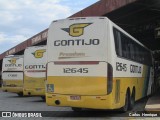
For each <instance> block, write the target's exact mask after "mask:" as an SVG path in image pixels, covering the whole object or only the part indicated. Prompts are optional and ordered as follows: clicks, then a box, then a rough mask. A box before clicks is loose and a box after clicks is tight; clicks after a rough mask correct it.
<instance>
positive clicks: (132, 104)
mask: <svg viewBox="0 0 160 120" xmlns="http://www.w3.org/2000/svg"><path fill="white" fill-rule="evenodd" d="M134 103H135V91H133V93H132V96H131V97H130V99H129V110H132V109H133V107H134Z"/></svg>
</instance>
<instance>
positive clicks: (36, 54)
mask: <svg viewBox="0 0 160 120" xmlns="http://www.w3.org/2000/svg"><path fill="white" fill-rule="evenodd" d="M44 52H46V50H45V49H41V50H36V51H35V52H34V53H32V54H33V55H34V57H35V58H42V57H43V54H44Z"/></svg>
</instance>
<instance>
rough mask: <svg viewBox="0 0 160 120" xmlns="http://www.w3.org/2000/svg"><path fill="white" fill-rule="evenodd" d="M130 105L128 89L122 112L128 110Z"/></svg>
mask: <svg viewBox="0 0 160 120" xmlns="http://www.w3.org/2000/svg"><path fill="white" fill-rule="evenodd" d="M128 107H129V93H128V91H127V92H126V97H125V105H124V106H123V107H122V108H121V109H120V110H121V111H122V112H127V110H128Z"/></svg>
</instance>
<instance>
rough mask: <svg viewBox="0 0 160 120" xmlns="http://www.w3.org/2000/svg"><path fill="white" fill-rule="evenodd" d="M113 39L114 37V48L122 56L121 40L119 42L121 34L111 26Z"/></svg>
mask: <svg viewBox="0 0 160 120" xmlns="http://www.w3.org/2000/svg"><path fill="white" fill-rule="evenodd" d="M113 33H114V39H115V48H116V53H117V55H118V56H121V57H122V44H121V43H122V42H121V34H120V32H119V31H118V30H116V28H113Z"/></svg>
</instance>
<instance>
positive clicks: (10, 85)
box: [2, 55, 23, 96]
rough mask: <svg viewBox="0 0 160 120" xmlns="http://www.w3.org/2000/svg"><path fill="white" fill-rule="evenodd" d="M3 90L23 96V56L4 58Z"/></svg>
mask: <svg viewBox="0 0 160 120" xmlns="http://www.w3.org/2000/svg"><path fill="white" fill-rule="evenodd" d="M2 90H3V91H5V92H13V93H17V94H18V96H23V55H10V56H6V57H5V58H3V63H2Z"/></svg>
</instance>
